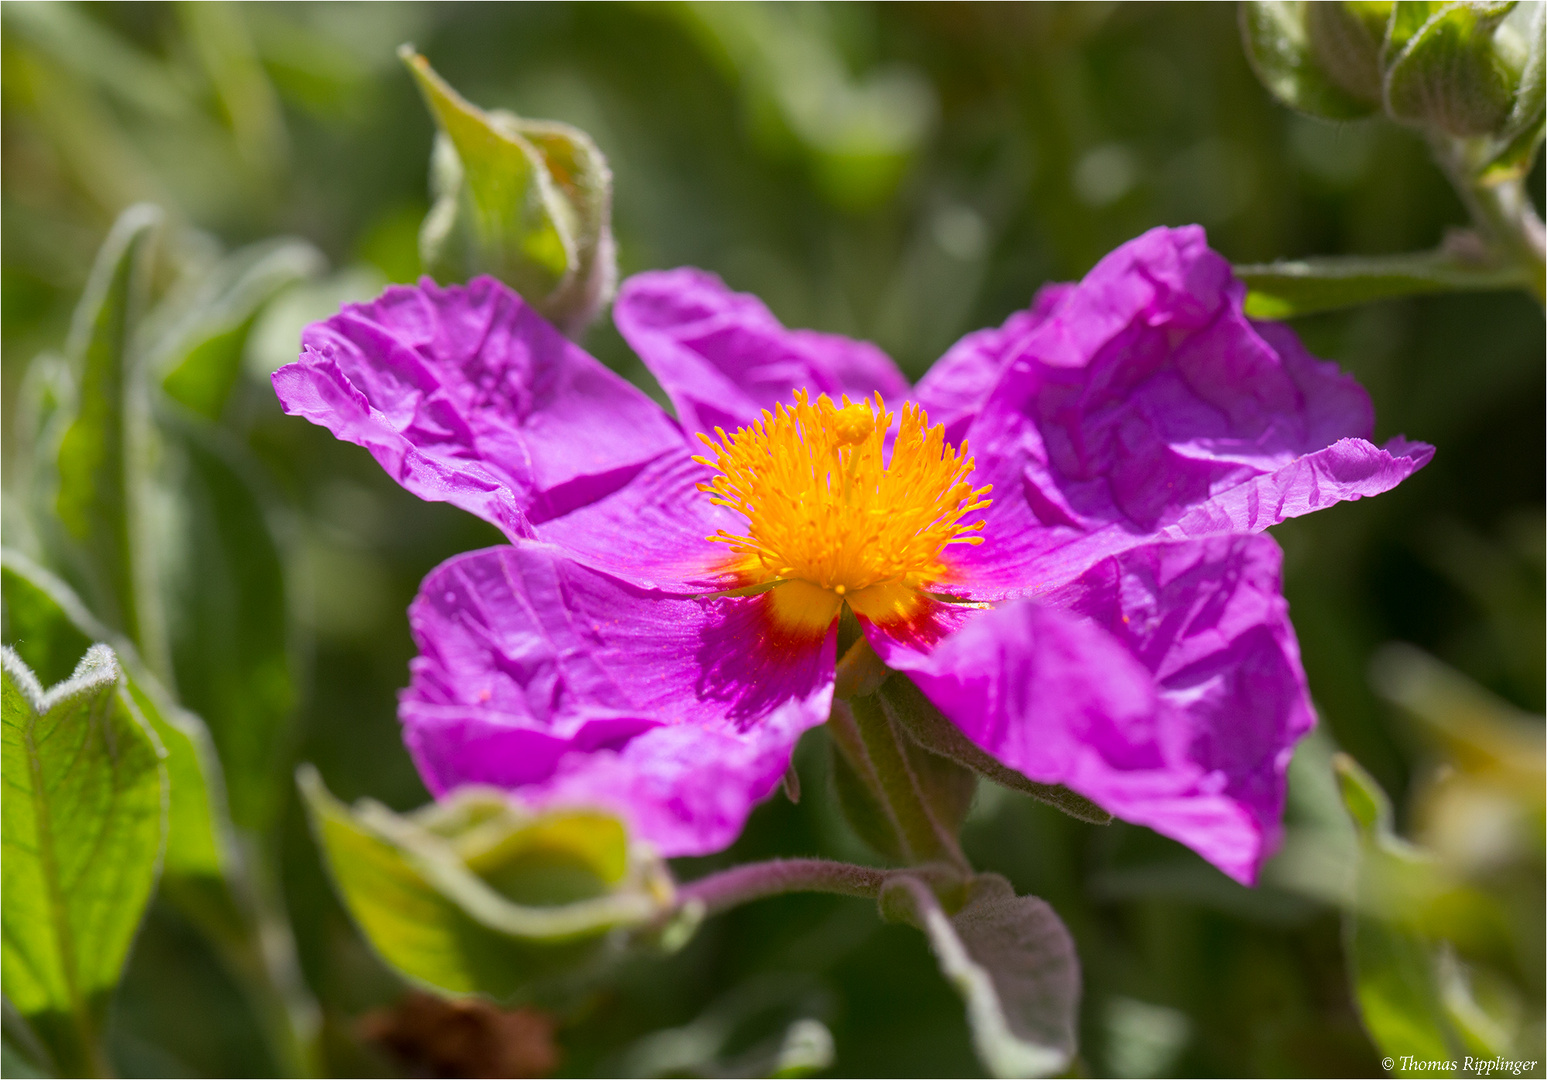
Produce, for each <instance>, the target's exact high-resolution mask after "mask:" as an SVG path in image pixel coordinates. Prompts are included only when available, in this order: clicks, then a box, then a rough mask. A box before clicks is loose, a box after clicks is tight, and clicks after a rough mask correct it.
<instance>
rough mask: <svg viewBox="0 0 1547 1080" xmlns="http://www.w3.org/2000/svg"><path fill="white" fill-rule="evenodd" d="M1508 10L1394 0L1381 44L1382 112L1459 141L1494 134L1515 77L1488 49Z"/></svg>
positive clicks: (1503, 60) (1512, 92) (1505, 111)
mask: <svg viewBox="0 0 1547 1080" xmlns="http://www.w3.org/2000/svg"><path fill="white" fill-rule="evenodd" d="M1512 7H1514V5H1513V4H1510V3H1504V4H1464V3H1452V4H1444V5H1439V6H1438V9H1437V10H1436V5H1433V4H1427V3H1424V4H1414V3H1410V2H1408V0H1398V2H1397V4H1396V6H1395V9H1394V11H1393V15H1392V29H1391V31H1390V33H1389V35H1388V38H1387V44H1386V54H1385V66H1386V85H1385V100H1386V112H1387V113H1388V114H1389V115H1390V116H1392V117H1393V118H1395V119H1397V120H1401V121H1404V122H1406V123H1409V124H1415V125H1418V126H1422V127H1430V128H1438V129H1440V130H1441V131H1445V132H1448V133H1449V134H1451V135H1455V136H1457V137H1460V138H1465V137H1467V136H1472V135H1490V134H1493V133H1495V132H1497V131H1498V130H1499V129H1500V128H1501V127H1502V126H1503V124H1504V122H1505V119H1506V118H1507V117H1508V115H1509V112H1510V108H1511V106H1512V104H1513V102H1514V96H1515V86H1516V78H1517V73H1516V72H1515V71H1513V70H1511V66H1510V64H1509V62H1508V60H1507V59H1506V58H1505V57H1504V56H1502V55H1500V53H1499V51H1498V50H1497V49H1495V48H1494V44H1493V34H1494V31H1495V30H1496V29H1497V28H1498V25H1499V23H1500V22H1501V21H1502V20H1503V19H1504V16H1506V15H1508V14H1509V11H1510V9H1511V8H1512ZM1420 20H1421V21H1420ZM1415 23H1416V24H1417V26H1416V28H1414V24H1415Z"/></svg>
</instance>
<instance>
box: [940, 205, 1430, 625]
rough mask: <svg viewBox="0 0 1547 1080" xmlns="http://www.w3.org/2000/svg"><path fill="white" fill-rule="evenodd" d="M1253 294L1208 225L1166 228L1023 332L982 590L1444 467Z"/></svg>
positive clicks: (966, 575)
mask: <svg viewBox="0 0 1547 1080" xmlns="http://www.w3.org/2000/svg"><path fill="white" fill-rule="evenodd" d="M1244 293H1245V289H1244V287H1243V286H1242V285H1241V283H1240V282H1238V281H1236V280H1235V278H1234V277H1233V276H1232V275H1231V273H1230V267H1229V264H1228V263H1226V262H1225V260H1224V259H1223V258H1221V257H1220V256H1219V255H1217V254H1215V253H1214V252H1212V251H1210V250H1209V249H1208V246H1207V244H1206V242H1205V238H1204V235H1203V230H1202V229H1201V228H1198V227H1196V226H1192V227H1188V228H1183V229H1154V230H1151V231H1150V232H1148V233H1145V234H1144V235H1143V236H1141V237H1139V238H1138V239H1136V240H1134V241H1132V242H1130V243H1128V244H1125V245H1123V246H1122V247H1120V248H1118V249H1117V250H1116V251H1114V252H1113V253H1112V254H1110V255H1108V256H1107V257H1106V258H1105V259H1103V260H1102V261H1101V262H1100V263H1099V264H1098V265H1097V266H1096V268H1095V269H1093V270H1092V271H1091V272H1090V274H1089V275H1088V276H1087V277H1086V278H1085V280H1084V281H1082V282H1081V283H1080V284H1079V285H1078V286H1076V287H1074V288H1072V289H1069V290H1067V291H1065V292H1063V293H1062V294H1060V295H1059V296H1058V297H1057V299H1056V302H1055V303H1054V304H1053V306H1052V309H1051V310H1050V311H1049V312H1048V313H1047V314H1046V317H1045V318H1043V319H1042V320H1041V321H1040V322H1038V323H1037V324H1036V325H1035V326H1034V327H1032V328H1031V329H1030V330H1029V331H1026V332H1023V333H1021V334H1020V336H1019V338H1018V341H1017V344H1016V345H1015V346H1014V353H1015V355H1014V356H1013V357H1012V358H1011V359H1010V360H1009V361H1008V363H1006V364H1005V365H1004V367H1003V369H1002V372H1001V375H1000V378H999V380H998V382H997V383H996V384H995V386H994V388H993V391H992V393H991V394H989V395H988V397H987V399H986V401H985V402H984V403H983V405H982V408H981V412H980V414H979V416H978V418H977V420H976V421H975V422H974V423H973V424H972V426H971V428H970V429H969V431H968V436H969V439H970V443H971V448H972V453H973V455H974V456H975V458H976V461H977V472H976V474H975V476H974V482H975V483H980V484H981V483H989V484H992V485H993V489H994V490H993V495H992V498H993V500H994V501H993V505H992V506H990V507H989V509H988V511H987V512H986V513H985V515H984V516H985V518H986V519H987V526H986V528H985V529H984V531H983V536H984V537H985V543H983V544H982V545H981V546H980V547H977V548H974V549H971V550H968V551H962V552H960V553H959V554H953V556H952V561H953V564H954V565H955V566H956V567H957V570H958V574H959V576H960V577H961V579H962V581H963V582H964V583H967V584H968V585H970V586H971V587H970V588H965V587H964V591H967V592H969V593H970V594H971V595H975V596H981V597H984V598H997V597H1005V596H1017V595H1034V594H1036V593H1037V592H1038V591H1039V590H1042V589H1046V588H1051V587H1056V586H1057V585H1060V584H1062V583H1064V582H1066V581H1069V580H1072V579H1073V578H1074V577H1075V576H1077V575H1079V574H1080V573H1082V572H1083V571H1084V570H1085V569H1086V568H1087V567H1089V566H1091V565H1093V564H1094V563H1095V562H1096V561H1098V560H1100V559H1102V558H1105V557H1107V556H1109V555H1113V554H1116V553H1118V552H1121V551H1123V550H1126V549H1128V548H1130V547H1134V546H1138V545H1142V544H1146V543H1151V542H1154V541H1157V540H1184V539H1203V538H1206V537H1209V536H1215V535H1222V534H1226V533H1230V532H1241V531H1257V530H1261V529H1265V528H1267V527H1268V526H1270V525H1274V524H1276V523H1278V522H1280V521H1283V520H1284V519H1286V518H1290V517H1295V516H1297V515H1300V514H1304V513H1309V512H1310V511H1313V510H1318V509H1322V508H1324V507H1327V506H1330V505H1332V504H1333V503H1336V502H1341V501H1343V500H1347V499H1357V498H1362V497H1364V496H1367V495H1375V494H1379V493H1380V492H1383V491H1386V490H1388V489H1389V488H1391V487H1393V486H1395V485H1396V484H1398V483H1400V482H1401V481H1402V480H1403V479H1405V478H1406V477H1407V476H1410V475H1411V474H1412V473H1413V472H1415V471H1416V470H1418V469H1420V468H1422V467H1423V465H1425V464H1426V463H1427V462H1428V460H1429V458H1430V457H1431V456H1432V454H1433V448H1432V447H1429V446H1427V445H1425V444H1423V443H1413V442H1408V441H1406V440H1404V439H1400V438H1399V439H1394V440H1392V441H1391V442H1389V443H1387V444H1386V445H1385V446H1384V447H1379V446H1376V445H1374V444H1373V443H1371V442H1370V441H1369V435H1370V431H1371V427H1372V425H1373V412H1372V410H1371V407H1370V402H1369V398H1368V396H1367V395H1366V394H1365V392H1364V390H1363V389H1362V388H1361V387H1360V386H1359V385H1358V383H1357V382H1355V381H1354V380H1353V379H1352V378H1350V377H1349V376H1347V375H1344V374H1342V373H1341V372H1340V371H1339V370H1338V369H1337V367H1336V365H1334V364H1330V363H1324V362H1322V361H1320V360H1317V359H1315V358H1314V357H1312V356H1310V354H1308V353H1307V352H1306V351H1305V350H1304V349H1303V348H1302V347H1301V346H1300V344H1299V342H1298V341H1297V340H1296V339H1295V336H1294V334H1293V332H1292V331H1290V330H1289V329H1288V328H1286V327H1283V326H1279V325H1276V324H1271V323H1253V322H1252V321H1250V320H1248V319H1247V318H1246V317H1245V315H1244V314H1243V313H1242V308H1241V304H1242V298H1243V296H1244ZM1012 322H1013V320H1012ZM1006 332H1007V333H1008V327H1007V331H1006Z"/></svg>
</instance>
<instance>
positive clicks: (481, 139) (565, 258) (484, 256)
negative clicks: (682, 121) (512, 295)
mask: <svg viewBox="0 0 1547 1080" xmlns="http://www.w3.org/2000/svg"><path fill="white" fill-rule="evenodd" d="M398 55H399V56H401V57H402V58H403V61H404V63H406V64H407V65H408V68H409V70H410V71H411V72H413V75H414V78H415V79H416V80H417V81H418V83H419V89H420V90H421V91H422V92H423V94H424V99H425V103H426V104H427V105H428V106H429V109H430V112H431V114H433V115H434V117H435V123H436V126H437V127H438V128H439V129H440V134H439V135H438V136H437V138H436V142H435V149H434V152H433V154H432V156H431V163H430V190H431V194H432V195H433V196H434V199H435V203H434V205H433V206H432V207H431V208H430V213H429V214H428V215H427V216H426V217H425V219H424V225H423V227H422V228H421V229H420V232H419V254H420V257H421V258H422V259H423V261H424V265H425V268H426V269H427V270H428V271H429V272H430V273H431V274H432V275H433V276H434V277H435V278H436V279H437V280H439V281H466V280H468V279H469V278H472V277H476V276H477V275H479V274H491V275H493V276H494V277H497V278H499V279H500V280H501V281H503V282H505V283H506V284H507V285H509V286H511V287H512V288H513V289H515V290H516V291H517V292H519V293H520V294H521V296H522V297H523V298H524V299H525V300H526V301H527V302H528V303H529V304H531V305H532V306H533V307H534V308H536V309H537V310H538V311H539V312H541V313H542V314H543V316H545V317H546V318H547V319H548V320H549V321H550V322H552V323H553V324H554V325H555V326H557V327H558V328H559V329H560V330H562V331H564V333H566V334H568V335H569V336H571V337H576V336H578V335H579V334H580V333H581V332H582V331H584V330H585V328H586V326H587V325H589V324H590V322H591V320H593V319H594V318H595V317H596V315H597V313H598V312H600V310H601V308H602V306H603V305H605V304H606V303H607V301H608V300H610V299H611V298H612V292H613V289H614V288H615V286H616V284H617V258H616V254H615V250H614V246H613V239H612V172H611V170H610V169H608V167H607V160H606V158H604V157H603V156H602V152H601V151H600V150H599V149H597V147H596V144H595V143H594V142H592V141H591V137H590V136H589V135H587V134H586V133H585V132H583V131H581V130H579V129H578V128H574V127H570V126H569V125H568V124H560V123H555V122H551V121H541V120H525V119H522V118H521V117H518V116H516V115H515V114H514V113H510V112H505V111H502V110H496V111H493V112H485V111H484V110H482V109H480V108H478V107H477V106H475V105H472V104H470V103H468V102H467V101H466V100H464V99H463V98H462V96H461V95H459V94H458V93H457V92H456V91H455V90H453V89H452V88H451V87H450V86H449V85H448V84H447V83H446V81H445V80H444V79H442V78H441V77H440V76H439V75H437V74H436V73H435V71H434V69H432V68H431V67H430V65H429V62H428V61H427V60H425V58H424V57H422V56H420V55H419V54H418V53H416V52H414V50H413V49H412V48H410V47H409V46H406V45H405V46H403V48H401V49H400V50H398Z"/></svg>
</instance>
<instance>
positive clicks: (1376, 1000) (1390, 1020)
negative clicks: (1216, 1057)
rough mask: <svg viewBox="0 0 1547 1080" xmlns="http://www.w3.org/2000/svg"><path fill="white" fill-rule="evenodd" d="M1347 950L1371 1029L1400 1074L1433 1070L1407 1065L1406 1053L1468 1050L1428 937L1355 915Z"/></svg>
mask: <svg viewBox="0 0 1547 1080" xmlns="http://www.w3.org/2000/svg"><path fill="white" fill-rule="evenodd" d="M1344 952H1345V953H1346V955H1347V956H1348V966H1349V975H1350V977H1351V979H1352V980H1353V984H1354V996H1355V998H1356V999H1357V1001H1358V1003H1359V1014H1360V1017H1361V1018H1362V1019H1363V1020H1364V1026H1365V1030H1367V1031H1368V1032H1369V1033H1370V1038H1371V1039H1372V1040H1373V1041H1374V1043H1375V1045H1376V1047H1377V1048H1378V1049H1380V1050H1381V1051H1382V1052H1383V1053H1385V1054H1387V1055H1389V1056H1391V1057H1394V1058H1396V1059H1397V1064H1396V1067H1395V1068H1394V1069H1393V1070H1392V1071H1393V1072H1394V1073H1395V1074H1396V1075H1398V1076H1427V1075H1429V1072H1428V1070H1416V1071H1415V1070H1410V1069H1406V1068H1404V1067H1403V1065H1402V1058H1403V1056H1404V1055H1407V1056H1410V1057H1413V1058H1416V1059H1418V1060H1419V1061H1447V1060H1451V1059H1454V1058H1460V1057H1461V1056H1462V1054H1463V1053H1464V1052H1465V1051H1464V1050H1463V1049H1462V1046H1461V1043H1460V1040H1459V1039H1458V1038H1457V1037H1456V1035H1455V1033H1454V1031H1452V1029H1451V1026H1450V1022H1449V1020H1448V1019H1447V1017H1446V1015H1445V1010H1444V1005H1443V1002H1442V1001H1441V998H1440V995H1439V992H1438V987H1437V986H1436V984H1435V972H1434V956H1433V951H1432V947H1431V946H1430V945H1429V943H1428V942H1427V941H1425V940H1424V939H1423V938H1421V937H1419V936H1418V935H1417V934H1414V933H1413V932H1411V931H1409V930H1406V929H1403V928H1402V927H1400V926H1398V925H1396V924H1394V923H1390V922H1387V921H1386V920H1383V919H1378V918H1373V917H1371V916H1368V915H1350V916H1348V917H1347V919H1346V920H1345V923H1344Z"/></svg>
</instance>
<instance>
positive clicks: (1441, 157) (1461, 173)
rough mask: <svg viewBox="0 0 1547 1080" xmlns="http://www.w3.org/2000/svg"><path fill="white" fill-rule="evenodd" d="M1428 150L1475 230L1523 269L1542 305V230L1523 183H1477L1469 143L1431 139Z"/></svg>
mask: <svg viewBox="0 0 1547 1080" xmlns="http://www.w3.org/2000/svg"><path fill="white" fill-rule="evenodd" d="M1430 146H1431V148H1432V149H1433V151H1434V157H1435V159H1436V160H1437V161H1438V162H1439V165H1440V168H1441V169H1442V170H1444V173H1445V175H1446V177H1447V178H1448V179H1449V180H1450V183H1451V185H1452V186H1453V187H1454V188H1455V189H1456V193H1457V194H1458V195H1459V196H1461V201H1462V203H1463V204H1464V205H1465V206H1466V209H1467V213H1469V214H1470V215H1471V216H1472V220H1473V222H1474V223H1475V224H1476V226H1477V230H1478V232H1479V233H1480V234H1482V236H1483V237H1484V238H1485V239H1486V240H1488V242H1489V244H1490V246H1491V247H1492V248H1493V249H1494V250H1495V251H1496V252H1497V253H1498V254H1499V255H1500V256H1501V257H1502V259H1503V260H1504V261H1506V262H1509V263H1513V264H1515V265H1517V266H1519V267H1521V268H1522V269H1524V270H1525V272H1526V273H1525V277H1526V282H1525V284H1526V288H1527V289H1528V290H1529V291H1530V293H1531V295H1532V296H1534V297H1536V299H1537V302H1538V303H1547V229H1544V227H1543V224H1542V219H1541V218H1540V217H1539V216H1538V215H1537V213H1536V207H1534V206H1533V205H1532V204H1531V198H1530V196H1529V195H1528V194H1527V193H1526V188H1525V182H1524V181H1523V180H1518V179H1516V180H1504V181H1501V182H1499V183H1495V184H1485V183H1483V182H1482V181H1481V180H1479V179H1478V171H1479V170H1478V153H1477V148H1476V147H1474V146H1473V145H1472V144H1471V143H1470V142H1468V141H1465V140H1461V139H1453V138H1444V137H1436V138H1433V139H1431V140H1430Z"/></svg>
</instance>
